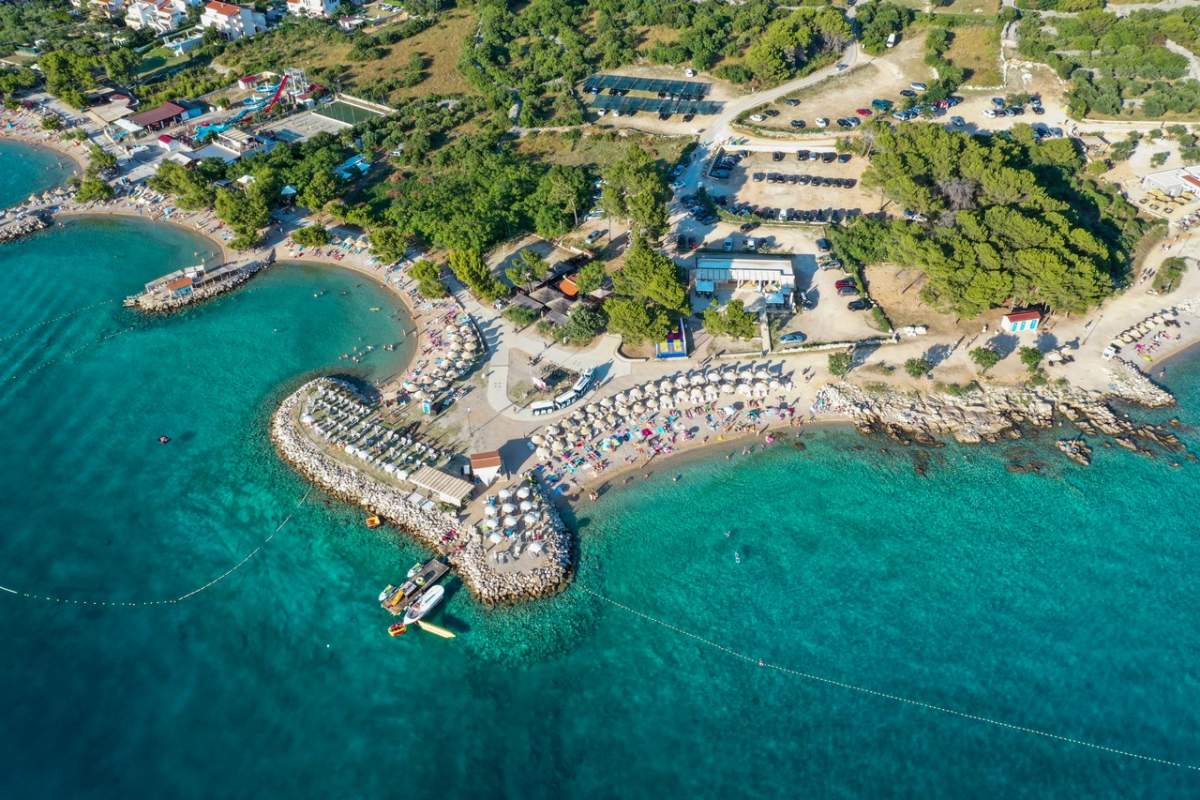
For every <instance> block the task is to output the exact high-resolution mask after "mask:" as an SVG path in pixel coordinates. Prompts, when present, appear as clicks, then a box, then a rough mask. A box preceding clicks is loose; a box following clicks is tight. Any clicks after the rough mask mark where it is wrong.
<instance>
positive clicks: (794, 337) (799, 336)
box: [779, 331, 808, 344]
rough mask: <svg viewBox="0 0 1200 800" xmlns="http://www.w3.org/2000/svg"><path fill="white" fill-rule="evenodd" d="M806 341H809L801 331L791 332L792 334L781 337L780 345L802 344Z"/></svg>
mask: <svg viewBox="0 0 1200 800" xmlns="http://www.w3.org/2000/svg"><path fill="white" fill-rule="evenodd" d="M806 339H808V337H807V336H805V335H804V334H803V333H801V332H800V331H791V332H790V333H785V334H784V335H783V336H780V337H779V343H780V344H800V343H802V342H804V341H805V340H806Z"/></svg>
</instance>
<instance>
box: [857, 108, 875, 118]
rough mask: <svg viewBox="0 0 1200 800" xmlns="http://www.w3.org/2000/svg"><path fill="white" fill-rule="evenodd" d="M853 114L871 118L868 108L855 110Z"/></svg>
mask: <svg viewBox="0 0 1200 800" xmlns="http://www.w3.org/2000/svg"><path fill="white" fill-rule="evenodd" d="M854 113H855V114H858V115H859V116H860V117H869V116H871V109H869V108H859V109H856V110H855V111H854Z"/></svg>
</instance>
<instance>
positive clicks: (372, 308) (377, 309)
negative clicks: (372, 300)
mask: <svg viewBox="0 0 1200 800" xmlns="http://www.w3.org/2000/svg"><path fill="white" fill-rule="evenodd" d="M367 311H383V309H382V308H381V307H380V306H371V307H370V308H368V309H367Z"/></svg>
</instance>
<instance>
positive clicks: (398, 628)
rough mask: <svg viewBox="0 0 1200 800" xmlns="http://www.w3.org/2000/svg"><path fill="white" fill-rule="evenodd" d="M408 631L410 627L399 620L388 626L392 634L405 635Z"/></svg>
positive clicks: (389, 632)
mask: <svg viewBox="0 0 1200 800" xmlns="http://www.w3.org/2000/svg"><path fill="white" fill-rule="evenodd" d="M406 633H408V627H407V626H406V625H405V624H404V623H403V622H397V623H394V624H392V625H389V626H388V634H389V635H390V636H403V635H404V634H406Z"/></svg>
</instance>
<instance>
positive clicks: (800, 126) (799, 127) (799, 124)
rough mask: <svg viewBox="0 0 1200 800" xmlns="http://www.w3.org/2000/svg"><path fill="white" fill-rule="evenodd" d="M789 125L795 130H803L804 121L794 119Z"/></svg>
mask: <svg viewBox="0 0 1200 800" xmlns="http://www.w3.org/2000/svg"><path fill="white" fill-rule="evenodd" d="M789 124H790V125H791V126H792V127H793V128H796V129H797V130H802V129H803V128H804V120H802V119H794V120H792V121H791V122H790V123H789Z"/></svg>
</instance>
